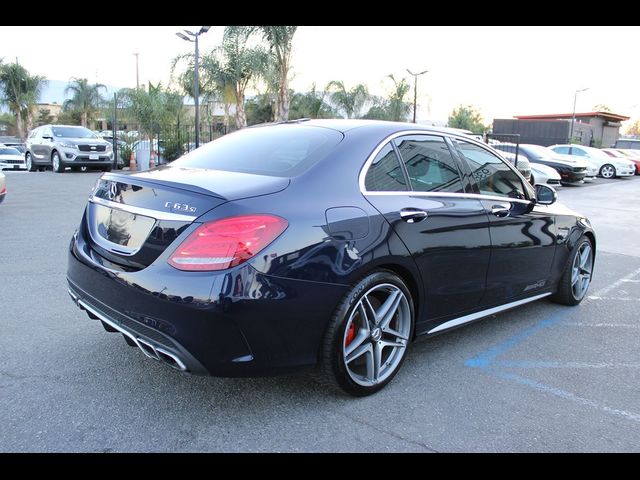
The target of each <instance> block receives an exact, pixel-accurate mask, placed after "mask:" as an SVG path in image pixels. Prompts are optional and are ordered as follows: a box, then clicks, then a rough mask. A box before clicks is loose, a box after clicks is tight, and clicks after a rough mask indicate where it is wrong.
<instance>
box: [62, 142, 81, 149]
mask: <svg viewBox="0 0 640 480" xmlns="http://www.w3.org/2000/svg"><path fill="white" fill-rule="evenodd" d="M60 146H61V147H64V148H73V149H76V148H78V147H77V146H76V144H75V143H71V142H60Z"/></svg>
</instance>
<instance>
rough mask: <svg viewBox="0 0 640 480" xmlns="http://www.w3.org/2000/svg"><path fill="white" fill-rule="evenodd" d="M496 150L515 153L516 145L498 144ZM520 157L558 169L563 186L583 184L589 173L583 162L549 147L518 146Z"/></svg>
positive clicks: (524, 144)
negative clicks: (564, 155) (562, 155)
mask: <svg viewBox="0 0 640 480" xmlns="http://www.w3.org/2000/svg"><path fill="white" fill-rule="evenodd" d="M492 147H493V148H495V149H496V150H501V151H504V152H511V153H515V150H516V145H515V144H513V143H497V144H494V145H492ZM518 152H519V153H518V155H524V156H526V157H527V158H528V159H529V162H531V163H539V164H542V165H546V166H547V167H551V168H554V169H556V171H557V172H558V173H559V174H560V181H561V183H562V184H563V185H579V184H582V183H583V181H584V179H585V177H586V176H587V173H588V168H589V167H588V166H587V164H586V163H585V162H583V161H576V160H573V159H571V158H570V157H561V156H560V155H558V154H556V153H555V152H553V151H552V150H550V149H548V148H547V147H542V146H540V145H533V144H530V143H523V144H521V145H518Z"/></svg>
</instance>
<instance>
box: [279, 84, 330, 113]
mask: <svg viewBox="0 0 640 480" xmlns="http://www.w3.org/2000/svg"><path fill="white" fill-rule="evenodd" d="M327 95H328V92H327V90H323V91H319V90H316V84H315V83H314V84H312V85H311V90H310V91H309V92H306V93H300V92H297V93H294V94H293V95H292V96H291V110H290V114H291V117H292V118H294V119H296V118H333V117H335V116H336V113H335V111H334V109H333V108H331V105H329V104H328V103H327V102H326V101H325V99H326V98H327Z"/></svg>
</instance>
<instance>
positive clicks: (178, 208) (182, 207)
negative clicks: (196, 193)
mask: <svg viewBox="0 0 640 480" xmlns="http://www.w3.org/2000/svg"><path fill="white" fill-rule="evenodd" d="M164 208H168V209H170V210H171V211H173V212H187V213H196V210H197V209H198V208H197V207H192V206H191V205H188V204H186V203H174V202H165V203H164Z"/></svg>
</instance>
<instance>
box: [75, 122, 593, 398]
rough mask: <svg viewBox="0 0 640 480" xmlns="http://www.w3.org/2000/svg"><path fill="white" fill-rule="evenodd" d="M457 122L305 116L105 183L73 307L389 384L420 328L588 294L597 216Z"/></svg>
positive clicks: (245, 357) (439, 328)
mask: <svg viewBox="0 0 640 480" xmlns="http://www.w3.org/2000/svg"><path fill="white" fill-rule="evenodd" d="M555 200H556V196H555V191H554V190H553V189H552V188H551V187H548V186H543V185H537V186H536V188H535V189H534V188H533V187H532V186H531V185H529V184H528V182H527V181H526V180H525V179H524V178H523V177H522V175H521V174H520V173H519V172H518V171H517V170H516V169H515V168H514V167H512V166H511V165H510V164H509V163H508V162H506V161H505V160H504V159H502V158H501V157H500V156H499V155H498V154H497V153H496V152H495V151H494V150H493V149H492V148H490V147H487V146H486V145H484V144H482V143H481V142H478V141H475V140H473V139H470V138H468V137H466V136H464V135H461V134H456V133H452V132H450V131H449V130H447V129H438V128H432V127H422V126H418V125H414V124H403V123H392V122H375V121H349V120H326V121H299V122H288V123H284V124H277V125H271V126H260V127H255V128H247V129H243V130H241V131H238V132H235V133H232V134H229V135H226V136H224V137H222V138H220V139H218V140H215V141H213V142H211V143H208V144H207V145H204V146H202V147H201V148H199V149H197V150H194V151H193V152H191V153H189V154H187V155H185V156H183V157H182V158H180V159H178V160H176V161H175V162H173V163H172V164H170V165H167V166H162V167H159V168H155V169H153V170H150V171H145V172H137V173H131V174H124V173H107V174H103V175H102V177H101V178H100V179H99V180H98V182H97V184H96V186H95V188H94V190H93V192H92V194H91V197H90V199H89V202H88V203H87V206H86V209H85V211H84V215H83V217H82V221H81V223H80V227H79V228H78V230H77V231H76V233H75V234H74V235H73V238H72V239H71V242H70V245H69V259H68V270H67V279H68V286H69V293H70V295H71V297H72V299H73V300H74V302H75V303H76V304H77V305H78V306H79V307H80V308H82V309H84V310H86V312H87V313H88V315H89V317H91V318H94V319H100V320H101V321H102V324H103V326H104V328H105V329H106V330H108V331H111V332H120V333H121V334H123V335H124V338H125V340H126V341H127V343H129V344H130V345H132V346H136V347H138V348H139V349H140V350H142V352H144V354H145V355H147V356H149V357H152V358H154V359H156V360H159V361H161V362H163V363H166V364H167V365H169V366H171V367H174V368H176V369H178V370H181V371H186V372H191V373H194V374H211V375H219V376H243V375H244V376H253V375H264V374H273V373H277V372H286V371H290V370H292V369H298V368H309V369H313V371H314V372H315V373H316V375H317V376H318V378H320V379H321V380H322V381H323V382H325V383H326V384H329V385H334V386H338V387H341V388H342V389H343V390H345V391H347V392H349V393H351V394H353V395H367V394H371V393H373V392H376V391H377V390H379V389H381V388H382V387H384V386H385V385H386V384H387V383H388V382H389V381H390V380H391V379H392V378H393V377H394V375H396V373H397V372H398V370H399V369H400V367H401V365H402V363H403V362H404V360H405V358H406V357H407V350H408V349H409V348H410V345H411V342H412V341H413V340H414V339H415V338H416V337H418V336H429V335H435V334H438V333H441V332H445V331H447V330H450V329H452V328H456V327H459V326H461V325H464V324H467V323H469V322H472V321H475V320H478V319H480V318H483V317H486V316H488V315H491V314H495V313H498V312H501V311H504V310H507V309H510V308H513V307H516V306H518V305H522V304H525V303H527V302H532V301H535V300H538V299H541V298H545V297H549V298H552V299H554V300H555V301H557V302H560V303H563V304H565V305H576V304H578V303H580V301H581V300H582V299H583V298H584V297H585V295H586V292H587V289H588V287H589V283H590V281H591V275H592V272H593V265H594V258H595V247H596V237H595V235H594V231H593V229H592V228H591V226H590V224H589V221H588V220H587V219H586V218H585V217H584V216H582V215H579V214H577V213H574V212H572V211H570V210H568V209H567V208H565V207H563V206H561V205H559V204H557V203H556V202H555Z"/></svg>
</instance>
